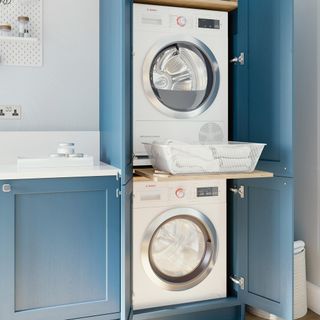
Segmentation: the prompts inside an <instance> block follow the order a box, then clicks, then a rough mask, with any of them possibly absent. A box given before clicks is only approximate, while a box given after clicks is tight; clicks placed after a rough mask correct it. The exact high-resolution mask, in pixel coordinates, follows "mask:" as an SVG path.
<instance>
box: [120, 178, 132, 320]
mask: <svg viewBox="0 0 320 320" xmlns="http://www.w3.org/2000/svg"><path fill="white" fill-rule="evenodd" d="M132 197H133V186H132V180H131V181H129V182H128V183H127V184H126V185H125V186H123V187H122V197H121V202H122V203H121V252H122V259H121V261H122V262H121V320H128V319H130V318H131V317H132V199H133V198H132Z"/></svg>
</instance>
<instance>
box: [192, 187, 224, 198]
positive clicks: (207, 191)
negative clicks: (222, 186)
mask: <svg viewBox="0 0 320 320" xmlns="http://www.w3.org/2000/svg"><path fill="white" fill-rule="evenodd" d="M218 196H219V188H218V187H209V188H208V187H206V188H197V197H198V198H204V197H218Z"/></svg>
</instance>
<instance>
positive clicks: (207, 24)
mask: <svg viewBox="0 0 320 320" xmlns="http://www.w3.org/2000/svg"><path fill="white" fill-rule="evenodd" d="M198 27H199V28H203V29H220V20H215V19H202V18H199V19H198Z"/></svg>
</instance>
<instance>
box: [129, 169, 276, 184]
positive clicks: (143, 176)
mask: <svg viewBox="0 0 320 320" xmlns="http://www.w3.org/2000/svg"><path fill="white" fill-rule="evenodd" d="M134 174H135V177H134V181H150V180H152V181H155V182H160V181H184V180H214V179H224V180H229V179H262V178H272V177H273V173H271V172H266V171H259V170H256V171H254V172H250V173H247V172H239V173H205V174H186V175H170V174H167V173H163V172H157V171H155V170H154V169H153V168H142V169H140V168H139V169H135V170H134Z"/></svg>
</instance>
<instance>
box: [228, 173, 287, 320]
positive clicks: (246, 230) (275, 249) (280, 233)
mask: <svg viewBox="0 0 320 320" xmlns="http://www.w3.org/2000/svg"><path fill="white" fill-rule="evenodd" d="M235 184H236V185H237V186H238V187H239V186H244V190H245V197H244V199H241V198H240V197H239V196H238V195H234V196H233V201H234V208H233V210H235V214H236V215H237V223H238V227H237V229H238V230H237V235H238V236H237V237H238V259H239V261H238V266H237V268H236V270H237V272H239V274H238V276H239V275H240V276H241V277H243V278H244V280H245V286H244V290H241V289H240V288H238V290H239V291H238V293H239V298H240V300H241V302H242V303H244V304H247V305H250V306H252V307H255V308H258V309H261V310H264V311H267V312H270V313H272V314H275V315H277V316H279V317H281V318H282V319H286V320H292V319H293V317H292V312H293V181H292V179H291V178H274V179H262V180H260V179H257V180H239V181H236V182H235Z"/></svg>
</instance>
